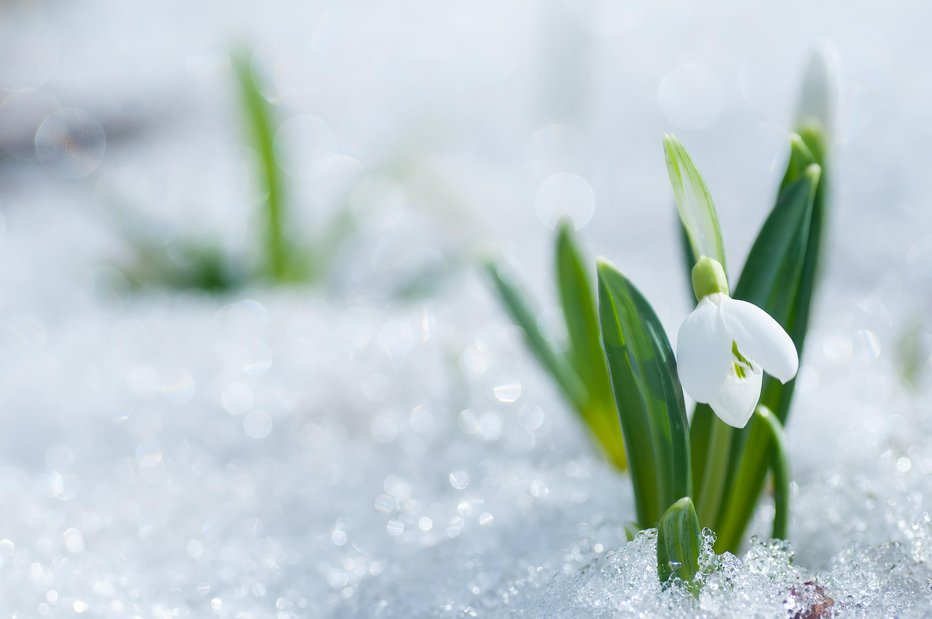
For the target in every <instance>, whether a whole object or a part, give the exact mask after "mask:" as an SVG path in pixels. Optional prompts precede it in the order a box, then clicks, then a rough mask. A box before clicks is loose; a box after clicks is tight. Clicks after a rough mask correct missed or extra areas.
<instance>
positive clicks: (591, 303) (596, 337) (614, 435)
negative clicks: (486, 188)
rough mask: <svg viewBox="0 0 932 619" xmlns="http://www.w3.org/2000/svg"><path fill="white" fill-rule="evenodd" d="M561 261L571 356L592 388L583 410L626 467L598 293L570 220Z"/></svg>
mask: <svg viewBox="0 0 932 619" xmlns="http://www.w3.org/2000/svg"><path fill="white" fill-rule="evenodd" d="M556 263H557V264H556V267H557V268H556V271H557V288H558V290H559V292H560V303H561V305H562V308H563V317H564V319H565V320H566V329H567V333H568V334H569V343H570V350H569V359H570V362H571V363H572V366H573V368H574V370H575V373H576V375H577V376H579V377H580V380H581V381H582V382H583V383H584V386H585V388H586V398H585V403H584V404H583V406H582V410H581V412H582V415H583V417H584V419H585V421H586V423H587V424H588V425H589V428H590V429H591V430H592V432H593V434H594V435H595V437H596V439H597V440H598V441H599V443H600V444H601V446H602V449H603V450H604V451H605V453H606V455H607V456H608V457H609V459H610V460H611V462H612V463H613V464H614V465H615V466H616V467H618V468H619V469H622V470H624V469H625V468H626V467H627V459H626V457H625V446H624V440H623V439H622V436H621V424H620V422H619V418H618V413H617V411H616V410H615V401H614V398H613V397H612V386H611V382H610V381H609V377H608V368H607V367H606V364H605V353H604V352H603V350H602V339H601V332H600V329H599V316H598V313H597V311H596V303H595V295H594V293H593V290H592V286H591V284H590V282H589V275H588V273H587V270H586V268H585V266H584V264H585V262H584V260H583V258H582V252H580V250H579V247H578V245H577V243H576V240H575V238H574V235H573V227H572V224H571V223H570V222H569V221H566V220H564V221H563V222H561V223H560V226H559V229H558V232H557V247H556Z"/></svg>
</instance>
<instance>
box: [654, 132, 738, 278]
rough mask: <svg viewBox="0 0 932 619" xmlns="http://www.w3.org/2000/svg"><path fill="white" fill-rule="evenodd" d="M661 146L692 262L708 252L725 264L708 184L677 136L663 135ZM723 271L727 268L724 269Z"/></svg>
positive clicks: (719, 231)
mask: <svg viewBox="0 0 932 619" xmlns="http://www.w3.org/2000/svg"><path fill="white" fill-rule="evenodd" d="M663 150H664V154H665V156H666V159H667V173H668V174H669V176H670V184H671V185H672V186H673V196H674V197H675V199H676V210H677V212H678V213H679V215H680V221H681V222H682V224H683V229H684V230H685V231H686V236H687V238H688V239H689V245H690V249H691V250H692V258H693V259H692V262H693V263H695V262H696V261H697V260H698V259H699V258H701V257H702V256H708V257H709V258H714V259H715V260H717V261H718V262H719V264H721V265H722V268H725V246H724V244H723V243H722V232H721V230H720V229H719V225H718V215H717V214H716V212H715V205H714V203H713V202H712V196H711V194H710V193H709V188H708V187H706V184H705V181H704V180H703V179H702V175H701V174H700V173H699V170H698V169H697V168H696V165H695V164H694V163H693V160H692V158H691V157H690V156H689V153H687V152H686V148H685V147H684V146H683V145H682V144H681V143H680V141H679V140H678V139H676V138H675V137H674V136H672V135H665V136H664V137H663ZM725 272H726V273H727V272H728V271H727V269H726V271H725Z"/></svg>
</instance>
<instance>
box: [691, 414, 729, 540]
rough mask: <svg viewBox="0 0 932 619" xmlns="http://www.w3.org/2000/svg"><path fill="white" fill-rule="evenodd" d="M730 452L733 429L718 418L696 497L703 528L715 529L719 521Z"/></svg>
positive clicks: (711, 433) (712, 429) (711, 432)
mask: <svg viewBox="0 0 932 619" xmlns="http://www.w3.org/2000/svg"><path fill="white" fill-rule="evenodd" d="M730 450H731V428H730V427H729V426H728V425H727V424H725V423H723V422H722V421H721V420H719V419H718V418H715V419H713V420H712V427H711V431H710V436H709V447H708V451H707V453H708V457H707V458H706V461H705V471H704V473H703V475H702V486H701V487H700V488H699V494H698V495H697V497H696V507H697V510H698V512H699V522H701V523H702V526H705V527H710V528H714V527H715V524H716V522H717V520H718V515H719V512H720V511H721V507H722V505H721V503H722V496H723V495H724V491H725V477H726V476H727V472H728V459H729V453H730Z"/></svg>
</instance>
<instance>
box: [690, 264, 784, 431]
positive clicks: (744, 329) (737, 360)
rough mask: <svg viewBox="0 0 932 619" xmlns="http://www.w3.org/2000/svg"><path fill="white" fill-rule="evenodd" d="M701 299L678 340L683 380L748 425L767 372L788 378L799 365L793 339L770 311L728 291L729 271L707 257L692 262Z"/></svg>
mask: <svg viewBox="0 0 932 619" xmlns="http://www.w3.org/2000/svg"><path fill="white" fill-rule="evenodd" d="M692 280H693V290H694V291H695V292H696V298H697V299H699V304H698V305H697V306H696V309H695V310H693V312H692V313H691V314H690V315H689V316H688V317H687V318H686V320H685V321H683V325H682V326H681V327H680V332H679V336H678V338H677V342H676V360H677V366H678V370H679V376H680V382H681V383H682V384H683V389H685V390H686V393H688V394H689V395H690V396H691V397H692V398H693V399H694V400H696V401H697V402H701V403H705V404H708V405H709V406H711V407H712V410H713V411H715V414H716V415H718V416H719V418H720V419H721V420H722V421H724V422H725V423H727V424H728V425H730V426H734V427H736V428H743V427H744V426H745V425H747V423H748V420H749V419H750V418H751V414H752V413H753V412H754V408H755V407H756V406H757V402H758V400H759V399H760V391H761V379H762V378H763V376H762V372H763V371H766V372H767V373H768V374H770V375H772V376H774V377H775V378H777V379H778V380H780V382H783V383H785V382H786V381H788V380H790V379H791V378H793V377H794V376H796V371H797V370H798V369H799V357H798V355H797V354H796V347H795V346H794V345H793V340H792V339H790V336H789V335H787V333H786V331H784V330H783V327H781V326H780V325H779V324H778V323H777V321H776V320H774V319H773V318H771V316H770V315H769V314H767V312H765V311H764V310H762V309H761V308H759V307H757V306H756V305H754V304H752V303H748V302H746V301H739V300H737V299H732V298H731V297H730V296H728V283H727V280H726V279H725V271H724V269H722V265H721V264H719V263H718V262H717V261H715V260H713V259H711V258H708V257H703V258H701V259H700V260H699V261H698V262H697V263H696V266H695V267H694V268H693V272H692Z"/></svg>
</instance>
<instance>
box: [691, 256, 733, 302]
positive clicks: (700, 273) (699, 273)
mask: <svg viewBox="0 0 932 619" xmlns="http://www.w3.org/2000/svg"><path fill="white" fill-rule="evenodd" d="M692 280H693V292H694V293H695V294H696V300H698V301H701V300H702V299H704V298H705V297H707V296H709V295H710V294H716V293H724V294H728V278H726V277H725V269H723V268H722V265H721V264H719V262H718V260H714V259H712V258H709V257H708V256H702V257H701V258H699V261H698V262H696V266H694V267H693V272H692Z"/></svg>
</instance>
